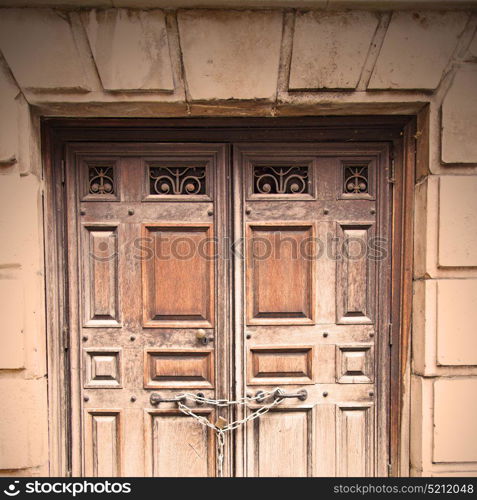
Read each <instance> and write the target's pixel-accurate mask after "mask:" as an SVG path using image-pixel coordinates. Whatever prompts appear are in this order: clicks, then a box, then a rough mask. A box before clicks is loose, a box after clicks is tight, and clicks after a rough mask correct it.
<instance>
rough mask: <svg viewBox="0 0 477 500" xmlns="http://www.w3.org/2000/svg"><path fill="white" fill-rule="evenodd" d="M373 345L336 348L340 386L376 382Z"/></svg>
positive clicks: (337, 378) (337, 374)
mask: <svg viewBox="0 0 477 500" xmlns="http://www.w3.org/2000/svg"><path fill="white" fill-rule="evenodd" d="M373 363H374V359H373V345H372V344H368V345H366V344H359V345H356V344H353V345H337V346H336V381H337V382H338V383H339V384H371V383H373V380H374V366H373Z"/></svg>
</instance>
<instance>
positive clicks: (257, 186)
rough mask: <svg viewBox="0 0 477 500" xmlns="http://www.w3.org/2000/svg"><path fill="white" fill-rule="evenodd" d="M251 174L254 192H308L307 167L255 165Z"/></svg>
mask: <svg viewBox="0 0 477 500" xmlns="http://www.w3.org/2000/svg"><path fill="white" fill-rule="evenodd" d="M253 174H254V183H253V192H254V193H255V194H303V193H308V184H309V183H308V167H288V166H286V167H285V166H284V167H282V166H276V167H271V166H256V167H255V168H254V172H253Z"/></svg>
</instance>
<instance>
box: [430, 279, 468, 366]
mask: <svg viewBox="0 0 477 500" xmlns="http://www.w3.org/2000/svg"><path fill="white" fill-rule="evenodd" d="M476 311H477V280H475V279H469V280H465V279H460V280H439V282H438V284H437V362H438V363H439V364H440V365H449V366H452V365H463V366H466V365H467V366H470V365H477V334H476V329H475V318H474V313H475V312H476Z"/></svg>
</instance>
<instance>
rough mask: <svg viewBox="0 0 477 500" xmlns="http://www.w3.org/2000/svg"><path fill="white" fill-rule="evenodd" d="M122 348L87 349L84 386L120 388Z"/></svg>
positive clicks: (84, 365) (85, 352) (91, 387)
mask: <svg viewBox="0 0 477 500" xmlns="http://www.w3.org/2000/svg"><path fill="white" fill-rule="evenodd" d="M121 353H122V351H121V349H119V348H118V349H109V348H106V349H85V350H84V364H83V381H84V387H85V388H90V389H101V388H105V389H120V388H121V387H122V383H121V381H122V373H121V371H122V367H121Z"/></svg>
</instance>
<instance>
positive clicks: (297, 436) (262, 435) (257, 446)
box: [250, 408, 312, 477]
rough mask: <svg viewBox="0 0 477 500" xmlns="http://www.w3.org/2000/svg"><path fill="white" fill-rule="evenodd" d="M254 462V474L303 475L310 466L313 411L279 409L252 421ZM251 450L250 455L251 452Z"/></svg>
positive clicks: (265, 475) (252, 456)
mask: <svg viewBox="0 0 477 500" xmlns="http://www.w3.org/2000/svg"><path fill="white" fill-rule="evenodd" d="M253 447H254V450H253V452H252V450H250V459H252V460H253V461H254V466H253V471H251V472H252V473H251V475H254V476H257V477H288V476H293V477H306V476H309V475H311V466H312V450H311V447H312V410H311V409H309V408H305V409H303V408H280V409H278V410H272V411H270V412H268V413H267V414H265V415H263V416H262V417H260V418H259V419H257V420H255V421H254V438H253ZM252 453H253V455H252Z"/></svg>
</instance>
